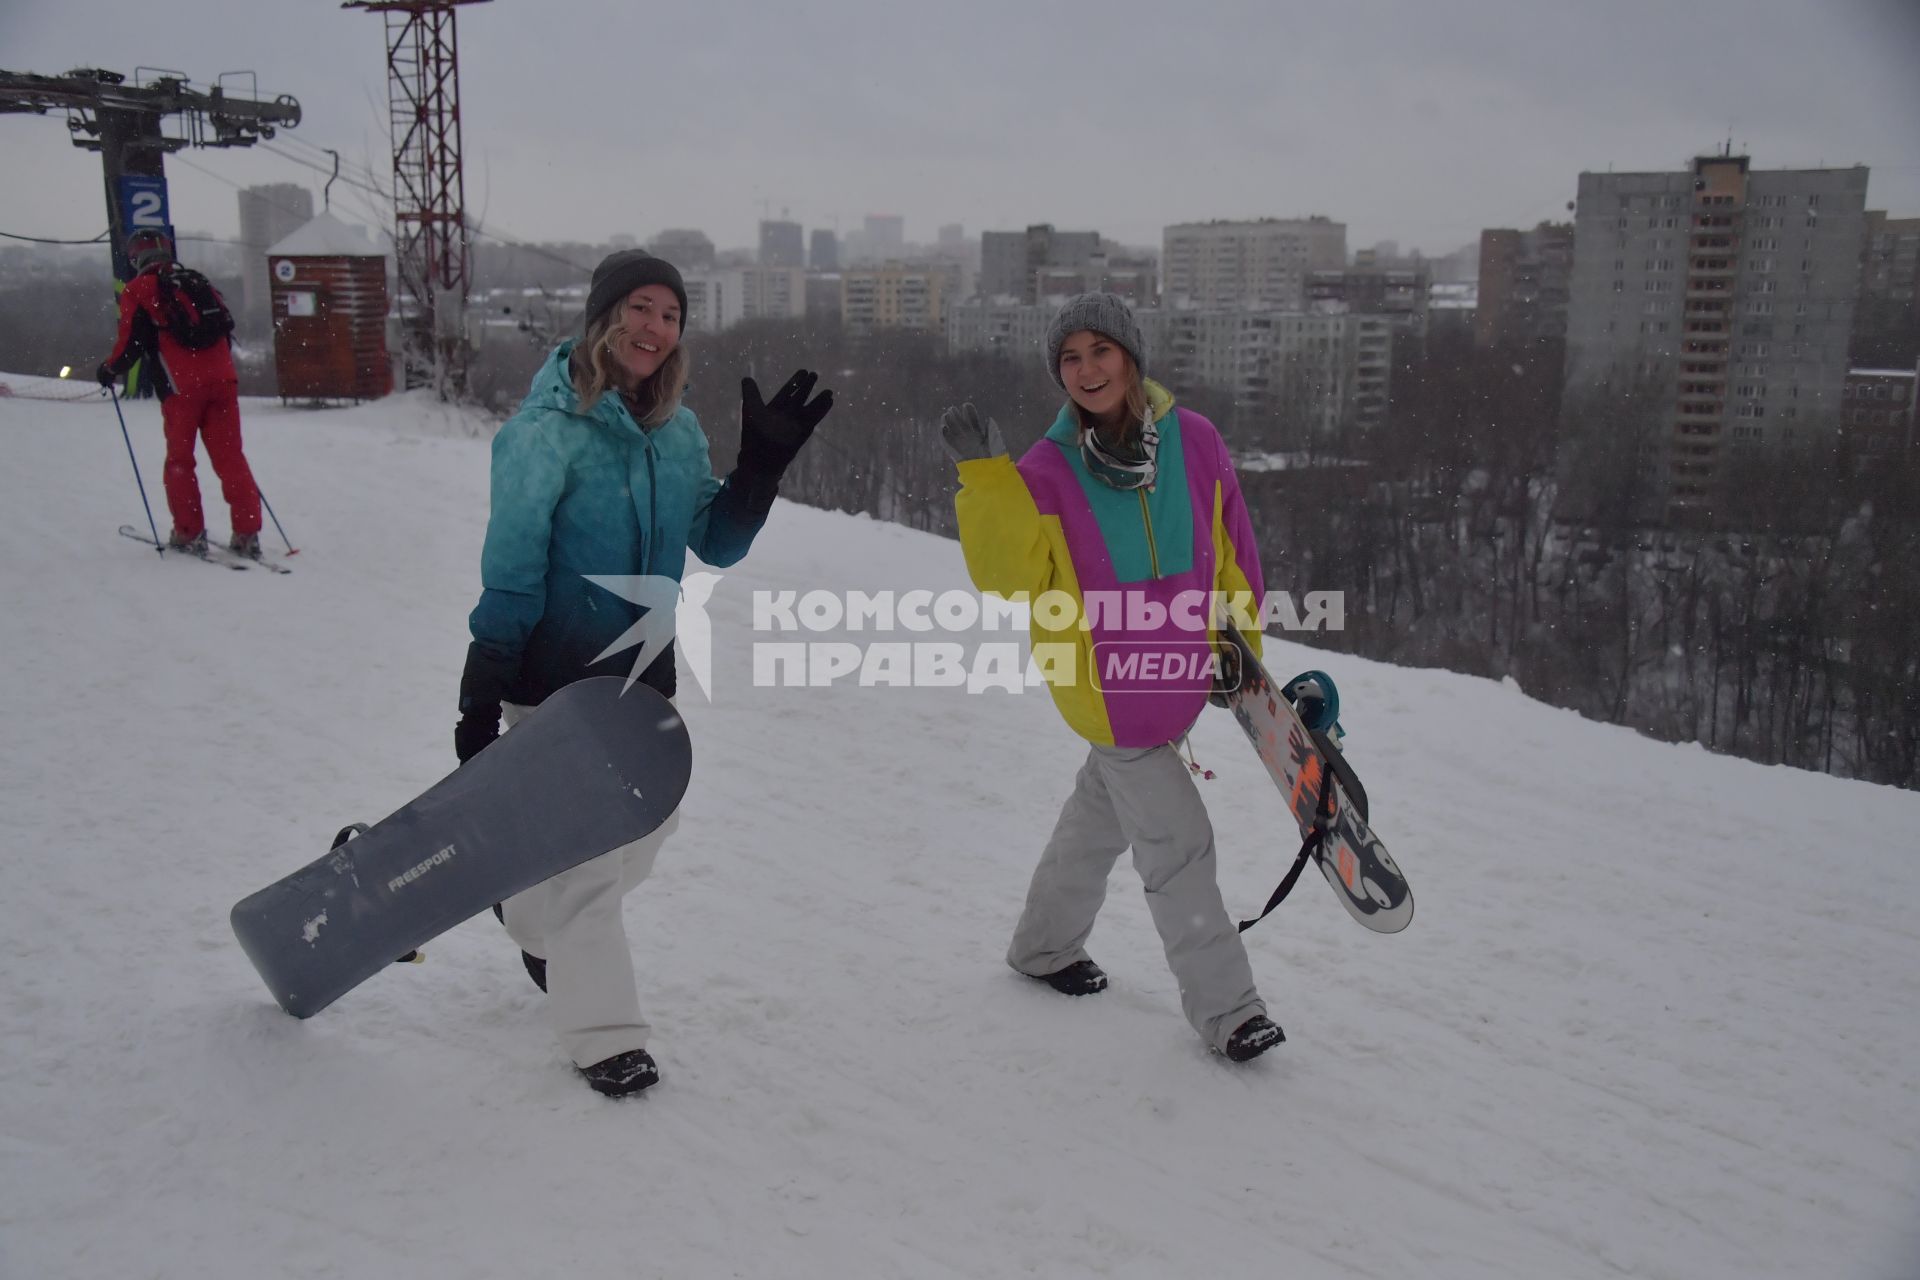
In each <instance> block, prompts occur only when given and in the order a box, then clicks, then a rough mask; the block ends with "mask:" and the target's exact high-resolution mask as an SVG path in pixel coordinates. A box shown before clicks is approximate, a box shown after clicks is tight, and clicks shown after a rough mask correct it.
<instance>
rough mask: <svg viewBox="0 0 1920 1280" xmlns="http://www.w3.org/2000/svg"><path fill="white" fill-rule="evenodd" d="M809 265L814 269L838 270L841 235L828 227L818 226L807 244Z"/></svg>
mask: <svg viewBox="0 0 1920 1280" xmlns="http://www.w3.org/2000/svg"><path fill="white" fill-rule="evenodd" d="M807 266H808V267H809V268H811V269H812V270H814V271H838V270H839V269H840V237H839V236H837V235H835V234H834V233H833V232H832V231H831V230H830V229H828V228H826V227H819V228H816V229H815V231H814V233H813V235H812V237H811V238H810V240H809V241H808V244H807Z"/></svg>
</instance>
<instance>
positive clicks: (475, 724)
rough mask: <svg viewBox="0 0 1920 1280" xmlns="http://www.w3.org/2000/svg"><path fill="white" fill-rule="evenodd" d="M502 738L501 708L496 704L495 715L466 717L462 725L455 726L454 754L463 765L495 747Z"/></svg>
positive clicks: (463, 718)
mask: <svg viewBox="0 0 1920 1280" xmlns="http://www.w3.org/2000/svg"><path fill="white" fill-rule="evenodd" d="M499 736H500V707H499V705H498V704H497V703H496V704H495V706H494V708H493V715H492V716H486V715H478V714H476V715H464V716H461V717H460V723H458V724H456V725H454V726H453V754H454V755H456V756H458V757H459V759H460V763H461V764H465V763H466V762H467V761H469V760H471V759H473V758H474V757H475V756H477V755H479V754H480V753H481V752H482V751H485V750H486V749H487V748H488V747H490V746H492V745H493V740H494V739H495V738H498V737H499Z"/></svg>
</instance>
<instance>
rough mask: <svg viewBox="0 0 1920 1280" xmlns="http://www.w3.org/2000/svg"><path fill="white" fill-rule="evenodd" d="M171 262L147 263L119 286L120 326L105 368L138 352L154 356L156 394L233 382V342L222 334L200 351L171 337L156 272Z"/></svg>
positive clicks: (117, 369) (122, 365)
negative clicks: (146, 265) (161, 304)
mask: <svg viewBox="0 0 1920 1280" xmlns="http://www.w3.org/2000/svg"><path fill="white" fill-rule="evenodd" d="M170 265H171V264H168V263H162V264H159V265H156V266H151V267H148V268H147V269H146V270H145V271H142V272H141V273H140V274H139V275H137V276H135V277H134V278H133V279H131V280H129V281H127V287H126V288H125V289H122V290H121V291H120V332H119V335H118V336H117V337H116V338H115V339H114V343H113V354H112V355H110V356H108V357H107V368H109V369H111V370H112V371H113V372H114V373H116V374H120V373H125V372H126V371H127V369H128V368H129V367H130V366H131V365H132V364H133V362H134V361H136V360H138V359H140V358H141V357H142V356H153V357H156V359H154V360H153V361H152V362H151V365H152V366H157V369H158V373H157V375H156V374H155V373H154V372H153V371H152V368H150V370H149V374H148V376H150V377H153V378H154V390H155V391H156V392H157V393H158V394H159V395H160V397H161V398H162V399H165V398H166V397H167V396H169V395H171V394H173V393H174V392H175V391H200V390H204V389H206V388H210V387H215V386H218V385H219V384H221V383H223V382H238V381H239V375H238V374H236V373H235V372H234V369H233V344H232V343H231V342H230V341H228V340H227V339H225V338H222V339H220V341H218V342H216V343H214V344H213V345H212V346H210V347H207V348H206V349H204V350H201V351H195V350H194V349H193V348H192V347H189V346H186V345H184V344H183V343H181V342H180V340H179V339H178V338H175V337H174V336H173V334H172V333H170V332H169V331H168V329H167V321H166V313H165V312H164V311H163V310H161V307H160V273H161V272H162V271H165V270H166V269H167V268H168V266H170Z"/></svg>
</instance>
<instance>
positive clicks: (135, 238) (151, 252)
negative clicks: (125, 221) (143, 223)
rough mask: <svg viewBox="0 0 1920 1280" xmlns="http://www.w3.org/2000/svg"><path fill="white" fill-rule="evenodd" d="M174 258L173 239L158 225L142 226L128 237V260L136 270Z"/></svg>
mask: <svg viewBox="0 0 1920 1280" xmlns="http://www.w3.org/2000/svg"><path fill="white" fill-rule="evenodd" d="M172 259H173V240H172V239H171V238H170V237H169V236H168V235H167V233H166V232H164V231H162V230H160V229H159V228H158V227H142V228H140V229H139V230H138V231H136V232H134V233H133V234H132V235H130V236H128V237H127V261H128V262H131V263H132V264H133V269H134V270H135V271H145V270H146V269H147V268H148V267H150V266H152V265H153V264H154V263H156V262H170V261H172Z"/></svg>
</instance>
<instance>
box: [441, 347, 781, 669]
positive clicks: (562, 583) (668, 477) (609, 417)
mask: <svg viewBox="0 0 1920 1280" xmlns="http://www.w3.org/2000/svg"><path fill="white" fill-rule="evenodd" d="M572 351H573V342H572V341H571V340H569V341H566V342H563V343H561V344H560V345H559V346H558V347H556V348H555V349H554V351H553V354H552V355H550V356H549V357H548V358H547V361H546V363H545V364H544V365H542V366H541V369H540V372H539V373H538V374H537V375H535V377H534V380H533V389H532V390H531V391H529V392H528V394H527V398H526V399H525V400H524V401H523V402H522V403H521V405H520V409H519V411H518V412H516V413H515V414H514V415H513V417H512V418H510V419H508V421H507V423H506V425H505V426H503V427H501V428H500V433H499V435H497V436H495V437H494V441H493V478H492V498H493V506H492V511H491V514H490V515H489V516H488V519H487V540H486V546H485V548H484V550H483V551H482V552H481V556H480V579H481V586H482V590H481V593H480V603H479V604H478V605H477V606H476V607H475V608H474V610H473V614H472V616H471V617H470V618H469V619H468V625H469V626H470V627H471V629H472V631H473V648H474V650H475V651H476V656H480V657H484V658H485V659H486V660H487V661H488V663H489V665H492V666H493V667H494V668H495V669H496V670H504V671H508V672H513V673H515V676H514V678H513V680H512V682H511V683H510V685H509V686H508V690H507V700H509V701H513V702H520V703H525V704H529V705H531V704H535V703H538V702H540V701H542V700H543V699H545V698H546V696H547V695H548V694H550V693H552V692H553V691H554V690H556V689H559V688H560V687H562V686H563V685H567V684H571V683H572V682H573V681H576V680H581V679H585V678H586V677H588V676H597V675H618V676H625V675H626V674H627V673H628V668H629V667H630V666H631V664H632V661H633V651H631V650H628V651H625V652H624V653H621V654H614V655H610V656H609V657H608V658H607V660H606V661H605V662H603V663H600V664H598V665H595V664H594V661H593V660H594V659H595V658H596V657H597V656H598V655H599V654H600V653H601V652H602V651H603V650H604V649H605V648H606V647H607V646H608V645H609V644H611V643H613V641H614V640H616V639H618V638H619V637H620V636H621V635H622V634H624V633H625V632H626V630H627V628H628V627H630V626H631V625H632V624H633V623H634V622H635V621H636V620H637V619H638V618H639V617H640V616H641V614H642V613H643V612H645V611H644V610H643V609H642V608H641V607H640V606H638V605H635V604H632V603H630V602H628V601H626V600H624V599H622V598H621V597H620V596H618V595H615V594H614V593H613V592H610V591H607V590H605V589H603V588H601V587H598V586H596V585H594V584H593V583H591V582H588V581H587V579H586V576H585V575H587V574H594V575H619V576H630V575H655V576H659V577H665V578H671V579H672V580H674V581H676V582H677V581H679V580H680V577H681V574H682V573H683V572H684V571H685V569H686V562H687V552H688V551H689V550H691V551H693V552H694V554H696V555H697V556H699V557H700V559H702V560H703V561H705V562H706V563H708V564H710V565H714V566H716V567H725V566H727V565H730V564H733V563H735V562H736V561H738V560H739V559H740V558H741V557H742V556H744V555H746V553H747V548H748V547H750V546H751V545H752V544H753V537H754V534H756V533H758V532H759V530H760V526H761V525H762V524H763V523H765V521H766V515H767V510H768V508H769V507H770V506H771V505H772V496H773V495H772V492H771V490H770V489H767V488H764V487H759V488H761V489H762V491H761V492H757V493H753V492H749V489H753V488H756V486H750V485H746V484H744V483H743V482H742V481H741V479H740V477H738V476H737V475H736V476H734V477H730V478H729V479H727V480H726V481H724V482H723V481H721V480H719V479H718V478H716V477H715V476H714V474H713V466H712V464H711V462H710V461H709V460H708V456H707V437H706V433H705V432H703V431H702V430H701V429H700V422H699V420H698V419H697V418H695V417H694V415H693V412H692V411H691V410H689V409H687V408H686V407H684V406H682V407H681V408H680V409H679V410H677V411H676V412H675V413H674V415H673V416H672V417H671V418H669V419H667V421H665V422H663V423H661V424H660V425H659V426H657V427H654V428H652V429H651V430H649V429H645V428H642V427H641V426H640V425H639V423H638V422H636V421H635V420H634V418H633V415H632V414H631V413H629V412H628V411H627V407H626V405H625V403H623V402H622V400H621V398H620V397H619V395H617V394H615V393H613V392H608V393H607V394H605V395H603V396H601V397H600V401H599V403H598V404H596V405H594V407H593V409H592V410H591V411H590V412H586V413H582V412H581V411H580V401H579V398H578V396H576V395H575V393H574V390H573V381H572V378H571V377H570V376H569V373H568V368H569V365H568V358H569V356H570V355H571V354H572ZM663 657H664V662H665V670H664V673H663V674H662V673H656V672H654V671H652V670H650V671H649V673H648V683H650V684H655V685H656V687H659V686H660V685H662V684H664V686H665V688H664V691H665V692H668V693H671V692H672V660H673V659H672V651H671V650H669V651H668V652H667V654H665V655H663ZM656 665H660V664H656Z"/></svg>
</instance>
